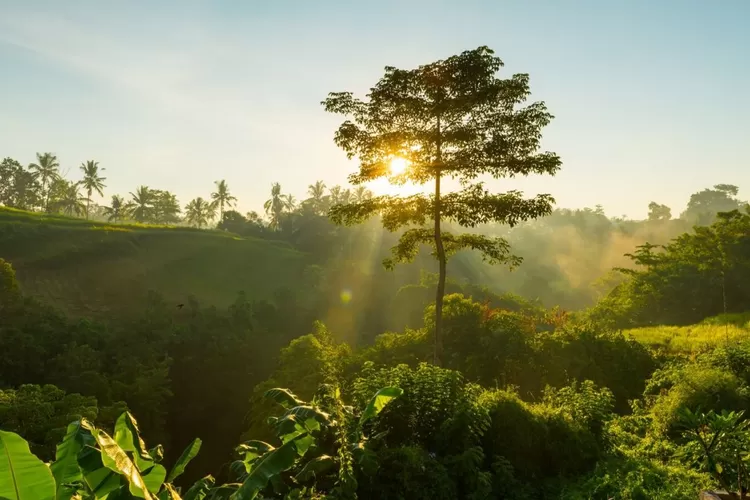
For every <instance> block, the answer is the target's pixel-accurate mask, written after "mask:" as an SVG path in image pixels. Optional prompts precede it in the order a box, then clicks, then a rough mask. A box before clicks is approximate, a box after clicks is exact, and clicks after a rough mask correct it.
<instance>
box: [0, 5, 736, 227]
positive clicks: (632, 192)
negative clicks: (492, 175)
mask: <svg viewBox="0 0 750 500" xmlns="http://www.w3.org/2000/svg"><path fill="white" fill-rule="evenodd" d="M748 22H750V0H721V1H716V2H707V1H705V0H703V1H698V0H660V1H658V2H657V1H653V0H578V1H575V0H548V1H542V0H513V1H511V0H486V1H481V0H476V1H472V0H462V1H461V2H458V1H445V0H401V1H392V0H379V1H376V2H373V1H359V0H349V1H343V0H342V1H338V0H336V1H334V0H317V1H308V0H274V1H256V0H235V1H229V0H216V1H197V0H179V1H177V0H175V1H166V0H161V1H154V0H129V1H125V0H119V1H107V2H102V1H93V0H92V1H88V0H78V1H76V0H70V1H66V2H60V1H58V0H49V1H43V0H24V1H23V2H20V1H15V0H0V157H6V156H10V157H12V158H15V159H17V160H19V161H20V162H21V163H24V164H26V163H29V162H31V161H33V160H34V155H35V153H36V152H43V151H51V152H53V153H55V154H56V155H57V156H58V158H59V160H60V163H61V166H62V170H63V172H67V173H68V176H69V177H70V178H73V179H77V178H78V175H79V171H78V166H79V165H80V164H81V162H83V161H85V160H91V159H93V160H96V161H98V162H99V164H100V165H101V166H103V167H104V168H106V172H105V176H106V177H107V181H106V184H107V188H106V192H105V195H106V196H107V198H108V196H109V195H111V194H116V193H119V194H123V195H127V193H129V192H131V191H134V190H135V189H136V187H137V186H139V185H148V186H149V187H152V188H156V189H168V190H170V191H173V192H175V193H176V194H177V195H178V197H179V198H180V200H181V201H182V203H183V204H185V203H186V202H187V201H189V200H190V199H192V198H194V197H196V196H203V197H207V196H208V195H209V194H210V193H211V191H212V188H213V187H214V186H213V182H214V181H216V180H219V179H226V181H227V183H228V184H229V186H230V190H231V191H232V193H233V194H235V195H236V196H237V197H238V198H239V200H240V201H239V208H240V210H241V211H243V212H244V211H248V210H260V209H261V207H262V204H263V202H264V201H265V200H266V199H267V198H268V194H269V193H270V189H271V184H272V183H273V182H280V183H281V186H282V190H283V191H284V192H285V193H286V192H288V193H291V194H293V195H295V196H296V197H297V198H298V199H301V198H303V197H304V194H305V191H306V189H307V186H308V185H309V184H311V183H313V182H314V181H316V180H318V179H320V180H323V181H325V182H326V184H328V185H329V186H330V185H334V184H345V183H346V176H347V175H348V174H349V173H351V172H353V171H354V170H355V169H356V163H355V162H354V161H349V160H347V159H346V155H345V154H344V153H343V151H341V150H340V149H338V148H337V147H336V146H335V144H334V143H333V134H334V131H335V130H336V128H337V127H338V125H339V123H340V121H341V118H340V117H338V116H335V115H329V114H327V113H325V112H324V110H323V108H322V106H321V105H320V101H321V100H323V99H324V98H325V97H326V95H327V94H328V92H331V91H343V90H348V91H353V92H355V93H358V94H360V95H364V94H365V93H366V92H367V90H368V89H369V88H370V87H371V86H372V85H374V84H375V83H376V82H377V80H378V79H379V78H380V76H382V74H383V67H384V66H387V65H390V66H397V67H401V68H412V67H416V66H418V65H420V64H425V63H428V62H432V61H434V60H437V59H442V58H445V57H448V56H450V55H453V54H457V53H459V52H461V51H463V50H468V49H473V48H476V47H478V46H480V45H488V46H489V47H491V48H492V49H494V50H495V52H496V55H498V56H499V57H500V58H501V59H502V60H503V61H504V63H505V67H504V68H503V70H502V72H501V74H500V76H506V77H507V76H510V75H511V74H513V73H528V74H529V75H530V78H531V90H532V97H531V99H532V100H533V101H537V100H541V101H545V102H546V104H547V106H548V108H549V110H550V111H551V112H552V113H553V114H554V115H555V119H554V121H553V122H552V124H550V125H549V126H548V127H547V128H546V129H545V130H544V140H543V147H544V149H547V150H552V151H555V152H557V153H558V154H559V155H560V156H561V158H562V160H563V167H562V170H561V171H560V173H558V175H556V176H555V177H529V178H526V179H520V180H513V181H510V180H499V181H493V182H492V183H490V184H489V185H488V186H489V187H490V188H491V189H493V190H495V191H505V190H508V189H521V190H523V191H524V192H526V193H527V194H529V195H533V194H537V193H551V194H552V195H553V196H554V197H555V198H556V200H557V206H559V207H566V208H582V207H586V206H588V207H593V206H595V205H597V204H601V205H603V206H604V209H605V211H606V213H607V214H609V215H617V216H619V215H627V216H630V217H634V218H642V217H644V216H645V215H646V213H647V205H648V203H649V202H650V201H657V202H659V203H663V204H666V205H669V206H670V207H671V208H672V210H673V213H675V214H677V213H679V212H681V211H682V210H684V208H685V205H686V203H687V200H688V198H689V195H690V194H691V193H694V192H696V191H699V190H701V189H703V188H706V187H710V186H712V185H714V184H718V183H728V184H735V185H738V186H739V187H740V198H743V199H750V160H748V157H749V156H750V155H749V153H750V151H748V150H749V149H750V124H749V122H748V116H750V92H749V91H750V29H748V28H747V26H748Z"/></svg>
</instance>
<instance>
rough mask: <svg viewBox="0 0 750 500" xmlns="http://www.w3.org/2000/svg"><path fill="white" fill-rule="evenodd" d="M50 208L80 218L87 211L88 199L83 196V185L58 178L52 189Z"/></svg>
mask: <svg viewBox="0 0 750 500" xmlns="http://www.w3.org/2000/svg"><path fill="white" fill-rule="evenodd" d="M50 196H51V198H50V200H49V202H50V205H49V208H51V209H53V210H54V211H55V212H60V213H62V214H65V215H70V216H78V215H83V214H85V213H86V211H87V205H86V203H87V202H88V198H84V197H83V196H81V185H80V183H78V182H72V181H68V180H65V179H61V178H58V179H56V180H55V182H54V183H53V184H52V186H51V187H50Z"/></svg>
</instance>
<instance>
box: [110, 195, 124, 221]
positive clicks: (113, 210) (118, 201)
mask: <svg viewBox="0 0 750 500" xmlns="http://www.w3.org/2000/svg"><path fill="white" fill-rule="evenodd" d="M127 212H128V210H127V206H126V204H125V199H124V198H123V197H122V196H120V195H117V194H113V195H112V201H111V202H110V204H109V206H108V207H104V215H105V216H106V217H107V220H108V221H110V222H113V221H114V222H120V221H121V220H122V219H124V218H125V216H127Z"/></svg>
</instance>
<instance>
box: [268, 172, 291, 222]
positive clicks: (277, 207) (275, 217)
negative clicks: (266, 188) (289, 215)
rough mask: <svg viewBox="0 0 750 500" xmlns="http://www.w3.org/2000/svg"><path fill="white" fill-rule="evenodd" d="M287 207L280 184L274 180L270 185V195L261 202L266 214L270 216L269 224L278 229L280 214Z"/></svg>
mask: <svg viewBox="0 0 750 500" xmlns="http://www.w3.org/2000/svg"><path fill="white" fill-rule="evenodd" d="M288 208H289V206H288V204H287V200H286V198H285V196H284V195H283V194H281V184H279V183H278V182H274V183H273V184H272V185H271V197H270V198H269V199H268V200H266V202H265V203H264V204H263V209H264V210H265V211H266V215H268V216H269V217H270V221H269V226H271V228H272V229H278V228H279V226H280V225H281V216H282V214H283V213H284V211H285V210H287V209H288Z"/></svg>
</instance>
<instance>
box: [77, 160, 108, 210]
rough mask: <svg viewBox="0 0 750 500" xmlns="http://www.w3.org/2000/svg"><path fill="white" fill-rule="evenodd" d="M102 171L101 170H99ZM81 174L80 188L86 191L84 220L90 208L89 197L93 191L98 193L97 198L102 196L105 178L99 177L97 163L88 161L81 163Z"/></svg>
mask: <svg viewBox="0 0 750 500" xmlns="http://www.w3.org/2000/svg"><path fill="white" fill-rule="evenodd" d="M101 170H102V171H103V170H104V169H103V168H102V169H101ZM81 172H83V179H82V180H81V186H83V189H85V190H86V194H88V199H87V200H86V219H88V218H89V210H90V208H91V195H92V194H93V192H94V191H96V192H97V193H99V196H104V192H103V189H104V188H105V187H106V186H105V185H104V181H105V180H107V178H106V177H99V162H96V161H94V160H89V161H87V162H86V163H81Z"/></svg>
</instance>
